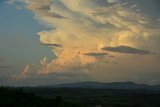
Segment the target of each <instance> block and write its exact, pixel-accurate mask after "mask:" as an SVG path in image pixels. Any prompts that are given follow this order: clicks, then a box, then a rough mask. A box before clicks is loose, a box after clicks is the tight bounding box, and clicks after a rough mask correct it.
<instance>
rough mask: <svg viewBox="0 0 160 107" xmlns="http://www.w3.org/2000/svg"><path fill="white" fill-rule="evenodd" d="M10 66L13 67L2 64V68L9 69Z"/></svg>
mask: <svg viewBox="0 0 160 107" xmlns="http://www.w3.org/2000/svg"><path fill="white" fill-rule="evenodd" d="M8 68H11V67H10V66H6V65H0V69H8Z"/></svg>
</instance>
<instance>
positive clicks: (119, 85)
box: [48, 81, 160, 90]
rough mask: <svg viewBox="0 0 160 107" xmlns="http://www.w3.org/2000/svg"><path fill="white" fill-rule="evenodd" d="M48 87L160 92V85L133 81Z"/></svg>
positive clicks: (81, 83)
mask: <svg viewBox="0 0 160 107" xmlns="http://www.w3.org/2000/svg"><path fill="white" fill-rule="evenodd" d="M48 87H53V88H88V89H92V88H95V89H151V90H160V85H155V86H150V85H146V84H136V83H134V82H131V81H127V82H111V83H104V82H91V81H87V82H77V83H66V84H57V85H50V86H48Z"/></svg>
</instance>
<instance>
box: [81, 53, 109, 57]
mask: <svg viewBox="0 0 160 107" xmlns="http://www.w3.org/2000/svg"><path fill="white" fill-rule="evenodd" d="M84 55H88V56H93V57H104V56H106V55H108V53H96V52H90V53H84Z"/></svg>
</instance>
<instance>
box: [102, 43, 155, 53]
mask: <svg viewBox="0 0 160 107" xmlns="http://www.w3.org/2000/svg"><path fill="white" fill-rule="evenodd" d="M102 49H103V50H106V51H111V52H118V53H126V54H141V55H145V54H153V53H152V52H150V51H149V50H142V49H137V48H134V47H129V46H124V45H120V46H117V47H103V48H102Z"/></svg>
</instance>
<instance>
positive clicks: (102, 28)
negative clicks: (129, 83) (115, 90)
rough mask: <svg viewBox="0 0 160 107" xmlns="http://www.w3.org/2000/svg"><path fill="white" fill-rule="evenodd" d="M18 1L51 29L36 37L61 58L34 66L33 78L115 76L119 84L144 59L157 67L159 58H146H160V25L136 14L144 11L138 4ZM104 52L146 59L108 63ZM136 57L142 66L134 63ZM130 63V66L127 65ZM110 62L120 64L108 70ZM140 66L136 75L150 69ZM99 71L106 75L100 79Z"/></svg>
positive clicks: (116, 0)
mask: <svg viewBox="0 0 160 107" xmlns="http://www.w3.org/2000/svg"><path fill="white" fill-rule="evenodd" d="M16 1H20V2H21V3H24V4H25V5H26V9H28V10H30V11H32V12H33V13H34V15H35V19H36V20H37V21H39V22H41V23H42V24H44V25H45V26H46V25H47V26H50V28H51V29H52V30H49V31H46V30H44V31H41V32H38V33H37V34H38V35H39V39H40V42H41V43H42V44H43V45H46V46H50V48H51V50H52V52H53V53H54V54H55V55H56V57H55V58H53V59H52V60H51V61H48V60H47V58H43V59H42V60H41V61H40V62H39V63H37V64H36V65H34V66H33V65H32V64H29V66H30V67H29V68H30V70H29V71H30V73H31V74H33V75H48V74H52V73H57V72H62V73H64V72H71V71H72V72H81V73H82V72H86V71H87V72H89V73H90V74H93V75H96V76H97V75H101V74H102V75H103V73H106V74H107V72H109V70H111V71H112V72H113V73H112V72H109V73H111V75H113V76H112V77H113V78H114V75H117V74H116V73H117V72H118V71H119V69H120V68H121V69H127V70H128V72H130V71H131V69H129V68H127V67H126V65H127V66H131V67H132V68H133V69H135V68H134V67H133V66H134V65H135V64H137V63H139V61H140V60H139V59H143V58H144V59H145V60H146V62H150V60H153V62H154V61H155V62H156V61H158V60H157V59H156V58H155V56H152V57H151V56H147V55H145V54H153V53H152V51H155V52H157V51H158V52H160V51H159V50H160V45H159V43H160V38H159V34H160V30H159V29H160V26H159V21H157V20H152V19H150V18H149V17H148V16H147V15H144V14H143V13H141V12H140V11H137V10H138V9H140V7H139V4H138V3H137V2H135V3H134V2H133V3H132V2H127V0H125V1H124V0H108V1H107V0H16ZM130 3H131V4H130ZM130 7H131V8H130ZM147 8H148V7H147ZM105 46H110V47H105ZM135 47H136V48H135ZM141 48H142V49H147V50H142V49H141ZM105 50H106V51H110V52H117V53H127V54H140V55H143V56H136V55H134V56H125V58H124V57H123V55H119V54H118V55H117V54H115V53H113V56H114V58H110V57H106V56H108V54H105V53H106V52H105ZM99 57H100V58H99ZM132 57H134V58H133V59H137V60H135V61H131V60H130V59H132ZM150 57H151V58H150ZM144 59H143V60H144ZM121 60H122V62H120V61H121ZM128 60H129V61H131V62H129V63H125V65H123V63H124V62H125V61H126V62H127V61H128ZM147 60H149V61H147ZM105 61H110V62H118V63H117V64H113V63H107V64H108V65H110V66H107V64H106V63H105ZM140 62H141V61H140ZM95 63H96V64H95ZM130 63H132V64H130ZM141 63H142V64H139V65H138V67H137V69H136V71H135V72H139V71H140V70H141V69H143V68H145V63H143V62H141ZM95 66H96V67H95ZM106 66H107V67H106ZM119 66H120V67H119ZM152 66H155V65H152ZM110 67H113V68H110ZM142 67H143V68H142ZM151 68H152V67H151ZM153 68H154V67H153ZM157 69H160V68H157ZM99 70H101V71H103V72H101V73H100V72H99ZM127 70H124V71H126V72H127ZM146 70H148V69H146ZM144 71H145V70H144ZM120 74H123V73H120ZM108 75H109V74H108ZM137 75H138V74H137ZM95 78H98V77H95ZM104 78H106V77H104Z"/></svg>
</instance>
